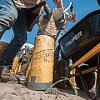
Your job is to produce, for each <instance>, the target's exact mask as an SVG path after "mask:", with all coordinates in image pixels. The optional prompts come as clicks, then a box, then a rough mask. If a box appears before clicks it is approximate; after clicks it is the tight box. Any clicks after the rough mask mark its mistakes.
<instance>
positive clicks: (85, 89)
mask: <svg viewBox="0 0 100 100" xmlns="http://www.w3.org/2000/svg"><path fill="white" fill-rule="evenodd" d="M77 72H78V74H79V77H80V80H81V82H82V85H83V88H84V91H85V93H86V94H87V95H88V97H89V98H90V99H91V96H90V93H89V89H88V87H87V84H86V82H85V80H84V77H83V75H82V73H81V70H80V68H79V67H77Z"/></svg>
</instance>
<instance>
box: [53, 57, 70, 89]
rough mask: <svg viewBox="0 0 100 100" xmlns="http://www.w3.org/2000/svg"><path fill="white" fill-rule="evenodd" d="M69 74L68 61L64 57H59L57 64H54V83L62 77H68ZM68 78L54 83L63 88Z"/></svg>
mask: <svg viewBox="0 0 100 100" xmlns="http://www.w3.org/2000/svg"><path fill="white" fill-rule="evenodd" d="M69 75H70V68H69V64H68V61H66V60H65V59H61V60H59V61H58V62H57V64H56V65H55V66H54V76H53V79H54V83H55V82H57V81H59V80H61V79H62V77H69ZM67 82H68V80H66V81H62V82H59V83H57V84H56V85H55V87H57V88H63V87H64V86H65V85H66V84H67Z"/></svg>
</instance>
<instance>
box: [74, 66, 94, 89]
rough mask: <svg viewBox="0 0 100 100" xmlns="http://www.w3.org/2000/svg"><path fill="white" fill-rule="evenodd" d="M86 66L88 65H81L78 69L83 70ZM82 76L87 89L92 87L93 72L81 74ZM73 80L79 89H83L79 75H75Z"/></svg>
mask: <svg viewBox="0 0 100 100" xmlns="http://www.w3.org/2000/svg"><path fill="white" fill-rule="evenodd" d="M87 67H88V66H86V65H82V66H81V67H80V70H81V71H83V70H85V69H87ZM75 73H77V70H76V72H75ZM83 78H84V80H85V82H86V84H87V87H88V90H90V89H92V87H93V86H94V84H95V74H94V72H90V73H86V74H83ZM75 81H76V84H77V87H79V88H80V89H81V90H84V88H83V85H82V83H81V80H80V77H79V75H78V76H75Z"/></svg>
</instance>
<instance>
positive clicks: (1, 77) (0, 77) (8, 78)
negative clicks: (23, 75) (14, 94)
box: [0, 67, 18, 83]
mask: <svg viewBox="0 0 100 100" xmlns="http://www.w3.org/2000/svg"><path fill="white" fill-rule="evenodd" d="M0 82H7V83H18V80H17V79H16V78H15V77H14V75H11V74H10V69H9V67H4V68H3V67H2V68H0Z"/></svg>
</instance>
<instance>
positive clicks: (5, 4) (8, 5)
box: [0, 0, 18, 39]
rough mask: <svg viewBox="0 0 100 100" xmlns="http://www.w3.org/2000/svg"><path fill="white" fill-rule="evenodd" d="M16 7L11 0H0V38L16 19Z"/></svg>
mask: <svg viewBox="0 0 100 100" xmlns="http://www.w3.org/2000/svg"><path fill="white" fill-rule="evenodd" d="M17 16H18V14H17V9H16V7H15V6H14V3H13V2H12V0H0V39H1V37H2V35H3V34H4V32H5V31H6V30H7V29H9V28H10V27H11V26H12V25H13V24H14V22H15V21H16V19H17Z"/></svg>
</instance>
